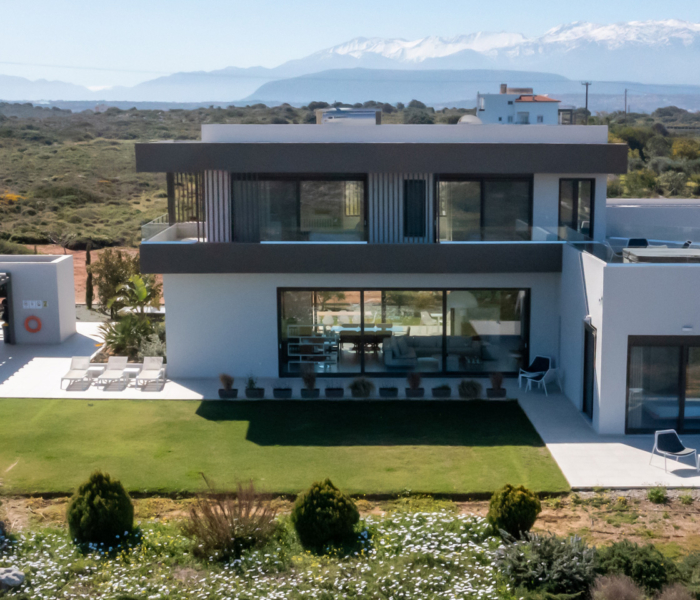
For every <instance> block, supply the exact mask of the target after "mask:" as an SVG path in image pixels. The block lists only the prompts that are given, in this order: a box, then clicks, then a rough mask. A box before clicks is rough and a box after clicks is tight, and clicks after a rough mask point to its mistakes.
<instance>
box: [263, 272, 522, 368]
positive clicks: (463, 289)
mask: <svg viewBox="0 0 700 600" xmlns="http://www.w3.org/2000/svg"><path fill="white" fill-rule="evenodd" d="M377 291H381V292H392V291H399V292H441V293H442V314H443V319H442V335H441V337H442V350H441V352H442V370H441V371H426V372H421V377H424V378H432V377H443V378H444V377H462V378H464V377H465V376H467V375H470V374H468V373H463V372H459V371H448V370H447V364H446V363H447V361H446V357H447V337H448V336H447V319H446V318H445V315H446V313H447V293H448V292H473V291H514V292H525V301H524V302H523V308H522V312H523V315H522V321H523V323H524V329H525V331H524V333H523V334H521V337H522V338H523V339H524V348H525V352H524V354H523V356H522V364H524V365H528V364H530V332H531V330H532V323H531V319H532V311H531V303H532V288H530V287H521V286H515V287H507V286H502V287H471V288H469V287H428V286H426V287H418V288H416V287H396V286H391V287H377V286H371V287H368V286H362V287H360V286H343V287H338V286H333V287H322V286H314V287H278V288H277V315H276V319H277V371H278V376H279V377H280V378H284V377H297V378H298V377H300V375H297V374H295V373H285V372H284V369H283V365H284V353H283V346H282V296H283V295H284V293H285V292H360V314H361V321H362V322H361V324H360V332H361V334H362V335H364V332H365V292H377ZM408 372H410V369H406V370H401V369H398V368H397V369H394V370H392V371H371V372H367V371H365V349H364V344H363V345H362V349H361V353H360V372H359V373H356V372H347V373H323V374H322V376H323V377H329V378H333V377H356V376H358V375H363V376H364V375H367V376H370V377H376V378H396V377H403V376H405V375H406V374H407V373H408ZM490 375H491V372H490V371H484V372H483V373H480V374H479V377H489V376H490ZM503 375H504V376H505V377H508V378H514V377H517V376H518V371H508V372H505V373H503Z"/></svg>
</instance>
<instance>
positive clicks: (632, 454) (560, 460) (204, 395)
mask: <svg viewBox="0 0 700 600" xmlns="http://www.w3.org/2000/svg"><path fill="white" fill-rule="evenodd" d="M77 330H78V332H77V333H76V334H75V335H74V336H72V337H71V338H70V339H69V340H68V341H66V342H64V343H63V344H60V345H56V346H21V345H20V346H9V345H6V344H0V398H55V399H62V398H66V399H69V398H79V399H90V400H102V399H105V400H106V399H119V398H123V399H141V400H218V388H219V382H218V381H216V380H213V379H182V380H176V381H171V380H168V381H167V383H166V384H165V386H157V387H156V388H150V387H149V388H147V389H145V390H141V389H137V388H134V387H131V386H130V387H128V388H126V389H123V390H120V389H104V388H103V387H101V386H95V385H92V386H90V387H89V388H85V387H84V386H82V385H74V386H71V387H70V388H69V389H68V390H62V389H60V380H61V377H62V376H63V375H64V374H65V373H66V372H67V371H68V368H69V365H70V359H71V357H72V356H91V355H93V354H94V353H95V352H96V351H97V349H98V348H97V345H98V344H99V343H100V335H99V323H78V324H77ZM351 380H352V378H340V379H338V378H336V379H324V378H319V379H318V383H317V385H318V387H319V388H321V389H322V390H323V388H325V387H331V386H332V387H338V386H343V387H347V385H348V384H349V383H350V381H351ZM377 382H378V383H381V385H386V386H396V387H398V388H399V389H400V390H402V389H403V388H404V387H405V385H406V384H405V379H404V378H403V377H401V378H395V379H393V378H392V379H381V380H376V381H375V383H377ZM443 383H447V384H449V385H450V386H451V387H452V398H453V399H456V400H455V401H459V399H458V398H459V397H458V394H457V385H458V384H459V379H441V378H430V379H427V378H426V379H424V384H423V385H424V387H425V388H426V398H429V397H430V391H429V388H430V387H432V386H436V385H440V384H443ZM481 383H482V385H483V386H484V387H487V386H488V382H487V381H486V380H482V381H481ZM258 385H259V386H260V387H264V388H265V390H266V397H267V398H268V399H269V398H272V388H273V387H276V386H282V387H286V386H288V387H292V388H293V390H294V395H295V397H298V395H299V389H300V388H301V382H300V381H299V380H298V379H282V380H280V379H273V378H268V379H262V378H261V379H260V380H259V381H258ZM505 385H506V389H507V391H508V394H507V395H508V398H517V399H518V401H519V403H520V405H521V406H522V408H523V410H524V411H525V413H526V414H527V416H528V417H529V419H530V420H531V421H532V423H533V425H534V426H535V428H536V429H537V431H538V433H539V434H540V436H541V437H542V439H543V440H544V442H545V444H546V445H547V448H548V449H549V450H550V452H551V453H552V456H553V457H554V459H555V460H556V462H557V464H558V465H559V468H560V469H561V470H562V472H563V473H564V476H565V477H566V479H567V480H568V482H569V484H570V485H571V487H572V488H574V489H590V488H594V487H602V488H643V487H651V486H655V485H663V486H666V487H672V488H679V487H698V486H700V475H699V474H698V473H697V471H696V470H695V468H694V467H693V466H692V465H691V464H690V461H685V462H679V463H676V462H674V461H669V462H668V466H669V471H668V473H666V472H664V468H663V463H664V461H663V458H662V457H655V458H654V460H653V463H652V465H649V457H650V454H649V452H650V451H651V448H652V446H653V436H652V435H630V436H622V435H620V436H603V435H598V434H597V433H596V432H595V431H594V430H593V428H592V427H591V426H590V424H589V423H588V421H587V420H586V419H585V418H584V417H583V416H582V414H581V413H580V412H579V411H578V410H577V409H576V408H575V407H574V405H573V404H572V403H571V402H570V401H569V399H568V398H566V396H564V395H563V394H561V393H557V392H555V391H554V390H556V385H554V384H553V385H552V386H551V388H552V390H551V392H552V393H550V395H549V396H548V397H545V396H544V394H542V393H541V392H531V393H529V394H526V393H525V392H524V390H519V389H518V386H517V381H516V380H513V379H511V380H507V381H506V384H505ZM235 387H236V388H238V389H239V396H240V397H244V393H243V388H244V387H245V380H244V378H239V379H237V380H236V384H235ZM402 395H403V392H402V391H400V396H402ZM348 397H349V393H348V392H346V399H347V398H348ZM330 401H331V402H332V400H330ZM360 402H361V400H360ZM682 438H683V441H684V442H685V443H686V445H687V446H690V447H693V448H700V436H698V435H695V436H682Z"/></svg>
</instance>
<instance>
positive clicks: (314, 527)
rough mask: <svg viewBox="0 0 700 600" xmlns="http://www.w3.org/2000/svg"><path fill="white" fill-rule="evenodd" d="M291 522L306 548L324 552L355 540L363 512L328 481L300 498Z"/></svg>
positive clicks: (315, 486) (314, 486)
mask: <svg viewBox="0 0 700 600" xmlns="http://www.w3.org/2000/svg"><path fill="white" fill-rule="evenodd" d="M291 520H292V524H293V525H294V528H295V529H296V531H297V534H298V535H299V539H300V540H301V543H302V544H303V545H304V547H306V548H312V549H316V550H321V549H322V548H323V547H324V546H327V545H328V544H342V543H344V542H347V541H349V540H351V539H352V537H353V534H354V528H355V525H356V524H357V522H358V521H359V520H360V513H359V512H358V510H357V507H356V506H355V503H354V502H353V501H352V499H351V498H350V497H349V496H347V495H345V494H343V492H341V491H340V490H339V489H338V488H337V487H335V486H334V485H333V484H332V483H331V480H330V479H326V480H325V481H323V482H316V483H314V484H313V485H312V486H311V488H310V489H309V490H308V491H307V492H305V493H304V494H302V495H300V496H299V497H298V498H297V501H296V502H295V503H294V508H293V509H292V514H291Z"/></svg>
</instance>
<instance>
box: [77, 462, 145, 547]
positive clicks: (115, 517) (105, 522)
mask: <svg viewBox="0 0 700 600" xmlns="http://www.w3.org/2000/svg"><path fill="white" fill-rule="evenodd" d="M133 528H134V505H133V504H132V503H131V498H130V497H129V494H127V493H126V490H125V489H124V486H123V485H122V484H121V482H120V481H119V480H117V479H112V478H111V477H110V476H109V475H108V474H107V473H102V472H100V471H95V472H94V473H93V474H92V475H90V479H88V480H87V482H85V483H84V484H83V485H81V486H80V487H79V488H78V491H77V492H76V494H75V495H74V496H73V498H72V499H71V501H70V504H69V505H68V529H69V530H70V537H71V539H72V540H74V541H75V542H77V543H79V544H82V543H92V544H109V545H116V544H119V542H120V540H123V539H124V536H125V535H129V534H131V533H132V531H133Z"/></svg>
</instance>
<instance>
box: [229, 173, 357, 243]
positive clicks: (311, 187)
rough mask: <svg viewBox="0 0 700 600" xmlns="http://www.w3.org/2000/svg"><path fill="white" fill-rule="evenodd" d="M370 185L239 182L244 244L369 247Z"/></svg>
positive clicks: (236, 197) (236, 208)
mask: <svg viewBox="0 0 700 600" xmlns="http://www.w3.org/2000/svg"><path fill="white" fill-rule="evenodd" d="M364 189H365V188H364V182H363V181H355V180H353V181H344V180H335V179H329V180H313V181H311V180H277V179H275V180H258V181H252V180H249V181H243V180H237V179H236V178H235V177H234V178H233V181H232V185H231V192H232V206H233V232H234V240H235V241H238V242H260V241H263V242H308V241H311V242H314V241H363V240H364V239H365V232H364Z"/></svg>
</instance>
